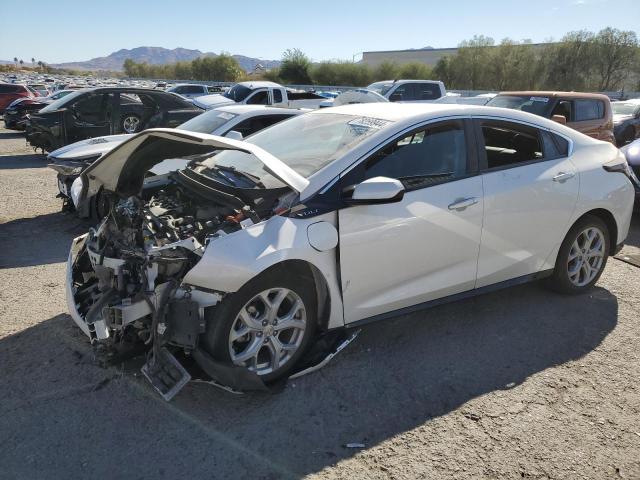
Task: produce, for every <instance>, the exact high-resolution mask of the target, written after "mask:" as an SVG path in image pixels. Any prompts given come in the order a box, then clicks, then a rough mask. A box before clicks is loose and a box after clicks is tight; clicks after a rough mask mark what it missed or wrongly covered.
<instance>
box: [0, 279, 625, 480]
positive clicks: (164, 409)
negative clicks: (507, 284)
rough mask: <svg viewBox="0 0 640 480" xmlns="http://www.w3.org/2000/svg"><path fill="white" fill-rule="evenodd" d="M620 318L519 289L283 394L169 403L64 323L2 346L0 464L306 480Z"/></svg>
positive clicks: (462, 306) (409, 332) (191, 395)
mask: <svg viewBox="0 0 640 480" xmlns="http://www.w3.org/2000/svg"><path fill="white" fill-rule="evenodd" d="M617 312H618V302H617V299H616V298H615V297H614V296H613V295H612V294H611V293H609V292H608V291H607V290H604V289H602V288H596V289H595V290H594V291H593V292H592V293H591V294H589V295H583V296H577V297H565V296H560V295H556V294H551V293H549V292H547V291H546V290H543V289H542V288H540V287H539V286H537V285H528V286H520V287H516V288H512V289H510V290H509V291H508V294H505V292H498V293H493V294H488V295H484V296H481V297H477V298H475V299H468V300H465V301H462V302H459V303H456V304H451V305H443V306H440V307H436V308H433V309H431V310H428V311H425V312H420V313H416V314H413V315H411V316H407V317H404V318H399V319H397V320H393V321H388V322H383V323H378V324H374V325H371V326H369V327H367V328H366V329H365V330H363V332H362V333H361V334H360V336H359V337H358V338H357V340H356V341H355V342H354V343H353V344H352V345H351V346H350V347H349V348H347V349H346V350H345V351H343V352H342V353H341V354H340V355H339V356H338V357H336V358H335V359H334V360H333V361H332V362H331V363H330V364H329V365H328V366H326V367H325V368H324V369H322V370H320V371H318V372H316V373H314V374H311V375H308V376H306V377H302V378H300V379H297V380H295V381H291V382H290V383H289V385H288V386H287V387H286V388H285V390H284V391H283V392H281V393H279V394H248V395H240V396H238V395H233V394H230V393H227V392H224V391H221V390H219V389H216V388H215V387H212V386H210V385H205V384H197V383H192V384H189V385H187V387H185V389H184V390H182V391H181V392H180V393H179V394H178V396H177V397H175V398H174V400H173V401H172V402H171V403H166V402H164V401H163V400H162V399H161V398H160V397H159V396H158V395H157V394H156V393H155V392H154V391H153V389H152V388H151V387H150V386H149V385H148V384H147V382H146V381H145V380H144V379H143V378H142V377H140V375H139V374H138V375H137V376H134V375H133V374H131V373H125V374H123V373H122V371H121V370H119V369H118V368H114V367H110V368H107V369H104V368H101V367H100V366H99V365H98V364H97V362H96V357H95V355H94V353H93V352H94V350H93V349H92V348H91V347H90V346H89V345H88V342H87V341H86V339H83V338H82V336H81V334H80V332H79V330H78V329H77V328H75V327H74V326H73V324H72V322H71V320H70V319H69V317H68V316H66V315H58V316H56V317H54V318H52V319H49V320H46V321H43V322H41V323H39V324H37V325H36V326H34V327H32V328H29V329H27V330H25V331H22V332H20V333H19V334H16V335H13V336H10V337H7V338H5V339H3V340H0V364H1V365H3V375H2V376H0V399H1V401H0V427H1V428H0V432H2V433H0V439H2V440H3V444H4V445H7V446H8V448H6V449H4V451H3V453H1V454H0V457H5V456H6V458H3V459H2V463H3V465H4V466H5V468H6V471H7V472H9V473H15V474H17V475H16V476H17V477H20V476H22V477H28V476H29V474H30V473H33V472H34V471H37V470H35V469H36V468H37V467H38V466H40V467H43V466H45V467H46V469H47V470H46V471H47V472H48V474H49V475H51V477H52V478H54V477H56V475H57V473H58V472H60V474H61V475H62V472H64V475H63V476H66V477H67V478H69V477H75V476H82V475H83V468H84V467H82V465H83V463H84V464H85V465H86V464H87V462H88V464H89V466H90V467H89V468H90V469H91V470H90V471H91V472H92V475H93V476H99V475H109V476H111V477H114V476H115V477H117V476H119V475H121V474H126V476H127V477H135V478H160V477H175V476H178V475H181V474H184V471H185V468H187V469H188V471H189V472H190V473H191V474H192V475H193V476H194V477H196V478H197V477H202V476H207V478H208V477H211V476H213V477H215V478H247V477H251V478H285V477H290V478H299V477H302V476H304V475H306V474H310V473H314V472H319V471H321V470H322V469H324V468H326V467H328V466H331V465H334V464H336V463H337V462H340V461H341V460H344V459H347V458H349V457H351V456H353V455H354V454H355V453H356V452H358V450H354V449H347V448H344V447H343V446H344V445H345V444H346V443H349V442H358V443H360V442H361V443H364V444H365V446H366V447H365V448H369V447H372V446H375V445H377V444H379V443H380V442H382V441H384V440H387V439H390V438H392V437H394V436H396V435H397V434H400V433H403V432H406V431H410V430H412V429H414V428H417V427H419V426H421V425H424V424H425V423H427V422H429V421H430V420H432V419H434V418H436V417H439V416H442V415H445V414H448V413H451V412H453V411H456V410H457V409H459V408H460V407H461V406H463V405H464V404H465V403H466V402H468V401H469V400H472V399H474V398H477V397H479V396H482V395H484V394H486V393H488V392H492V391H497V390H506V389H511V388H515V387H516V386H517V385H519V384H521V383H522V382H524V381H525V380H526V379H527V378H528V377H530V376H532V375H535V374H537V373H540V372H542V371H544V370H545V369H548V368H550V367H554V366H556V365H561V364H564V363H566V362H569V361H572V360H576V359H579V358H580V357H582V356H584V355H585V354H587V353H589V352H591V351H592V350H594V349H595V348H596V347H597V346H598V345H599V344H600V343H601V342H602V341H603V339H604V338H606V337H607V335H608V334H609V333H611V332H612V331H613V330H614V328H615V327H616V323H617ZM496 408H498V407H496ZM479 413H481V412H479ZM460 415H461V417H460V418H461V421H470V422H471V421H473V420H468V419H466V418H464V417H463V416H462V413H461V414H460ZM143 446H144V449H145V451H146V454H145V455H139V454H138V453H137V452H138V451H139V450H138V448H143ZM57 448H63V449H64V450H63V451H64V452H65V453H64V455H56V454H54V452H57V450H56V449H57ZM58 451H59V450H58ZM105 451H108V452H109V453H110V454H109V455H103V453H104V452H105ZM133 455H135V456H133ZM113 458H118V459H120V461H118V462H113ZM25 459H27V460H28V461H25ZM128 459H131V461H127V460H128ZM84 473H86V470H84Z"/></svg>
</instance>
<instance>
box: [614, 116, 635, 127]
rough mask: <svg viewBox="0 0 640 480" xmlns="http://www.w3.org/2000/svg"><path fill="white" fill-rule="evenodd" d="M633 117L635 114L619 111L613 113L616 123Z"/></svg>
mask: <svg viewBox="0 0 640 480" xmlns="http://www.w3.org/2000/svg"><path fill="white" fill-rule="evenodd" d="M632 117H633V115H627V114H621V113H617V114H614V115H613V123H614V124H618V123H622V122H624V121H626V120H629V119H630V118H632Z"/></svg>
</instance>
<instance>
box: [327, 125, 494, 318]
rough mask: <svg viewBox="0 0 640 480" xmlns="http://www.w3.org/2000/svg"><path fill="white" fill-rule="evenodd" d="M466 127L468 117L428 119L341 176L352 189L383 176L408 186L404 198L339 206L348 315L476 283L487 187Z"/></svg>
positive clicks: (370, 312)
mask: <svg viewBox="0 0 640 480" xmlns="http://www.w3.org/2000/svg"><path fill="white" fill-rule="evenodd" d="M466 127H467V125H466V124H465V122H464V121H462V120H451V121H446V122H439V123H435V124H430V125H427V126H425V127H421V128H420V129H418V130H415V131H413V132H411V133H409V134H406V135H402V136H401V137H400V138H398V139H396V140H394V141H392V142H391V143H389V144H387V145H386V146H384V147H383V148H382V149H380V150H379V151H378V152H377V153H376V154H374V155H373V156H372V157H370V158H368V159H367V160H365V161H364V162H362V163H361V164H360V165H358V166H357V167H356V168H355V169H354V170H352V171H350V172H349V173H347V174H346V175H345V176H344V177H343V178H342V179H341V181H342V187H345V192H349V190H350V189H349V188H348V187H349V186H350V185H353V184H356V183H359V182H361V181H362V180H364V179H367V178H373V177H379V176H383V177H390V178H396V179H399V180H400V181H401V182H402V183H403V185H404V186H405V189H406V193H405V194H404V197H403V199H402V200H401V201H399V202H396V203H388V204H379V205H357V206H350V207H346V208H343V209H341V210H340V211H339V214H338V216H339V230H340V271H341V281H342V291H343V302H344V316H345V322H346V323H350V322H354V321H357V320H362V319H364V318H368V317H372V316H375V315H379V314H384V313H386V312H390V311H393V310H397V309H400V308H403V307H409V306H413V305H417V304H420V303H422V302H426V301H429V300H433V299H436V298H440V297H444V296H447V295H451V294H455V293H459V292H463V291H465V290H470V289H472V288H473V286H474V283H475V279H476V266H477V261H478V249H479V245H480V233H481V227H482V209H483V205H482V204H483V194H482V180H481V178H480V177H479V176H478V175H474V171H475V164H474V162H473V159H474V158H475V152H471V151H470V150H471V149H472V144H470V143H469V142H468V138H469V136H468V135H466V134H465V130H466ZM473 148H475V147H473ZM472 153H473V155H471V154H472Z"/></svg>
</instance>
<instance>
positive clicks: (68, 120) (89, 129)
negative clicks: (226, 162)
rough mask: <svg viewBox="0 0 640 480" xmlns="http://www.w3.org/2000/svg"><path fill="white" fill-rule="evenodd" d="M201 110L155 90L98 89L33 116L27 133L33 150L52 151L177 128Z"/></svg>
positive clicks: (69, 96)
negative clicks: (106, 137)
mask: <svg viewBox="0 0 640 480" xmlns="http://www.w3.org/2000/svg"><path fill="white" fill-rule="evenodd" d="M200 113H202V109H200V108H198V107H196V106H195V105H193V104H191V103H190V102H188V101H187V100H184V99H182V98H180V97H178V96H176V95H172V94H170V93H167V92H162V91H158V90H152V89H143V88H121V87H106V88H105V87H99V88H93V89H85V90H79V91H76V92H73V93H72V94H70V95H67V96H66V97H64V98H61V99H59V100H56V101H55V102H53V103H51V104H50V105H47V106H46V107H45V108H43V109H42V110H40V111H39V112H38V113H37V114H34V115H31V116H30V117H29V119H28V122H27V125H26V127H27V128H26V130H27V140H28V141H29V143H31V145H33V146H34V147H39V148H42V149H44V150H46V151H52V150H54V149H56V148H59V147H62V146H64V145H68V144H69V143H73V142H77V141H78V140H82V139H85V138H93V137H99V136H103V135H113V134H118V133H136V132H139V131H140V130H143V129H144V128H149V127H176V126H178V125H180V124H181V123H183V122H185V121H186V120H189V119H190V118H193V117H195V116H196V115H199V114H200Z"/></svg>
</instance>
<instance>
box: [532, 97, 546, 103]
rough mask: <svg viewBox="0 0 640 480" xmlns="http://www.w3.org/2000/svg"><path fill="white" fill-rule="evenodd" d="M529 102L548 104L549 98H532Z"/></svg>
mask: <svg viewBox="0 0 640 480" xmlns="http://www.w3.org/2000/svg"><path fill="white" fill-rule="evenodd" d="M529 100H531V101H532V102H544V103H547V102H548V101H549V99H548V98H547V97H531V98H530V99H529Z"/></svg>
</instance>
